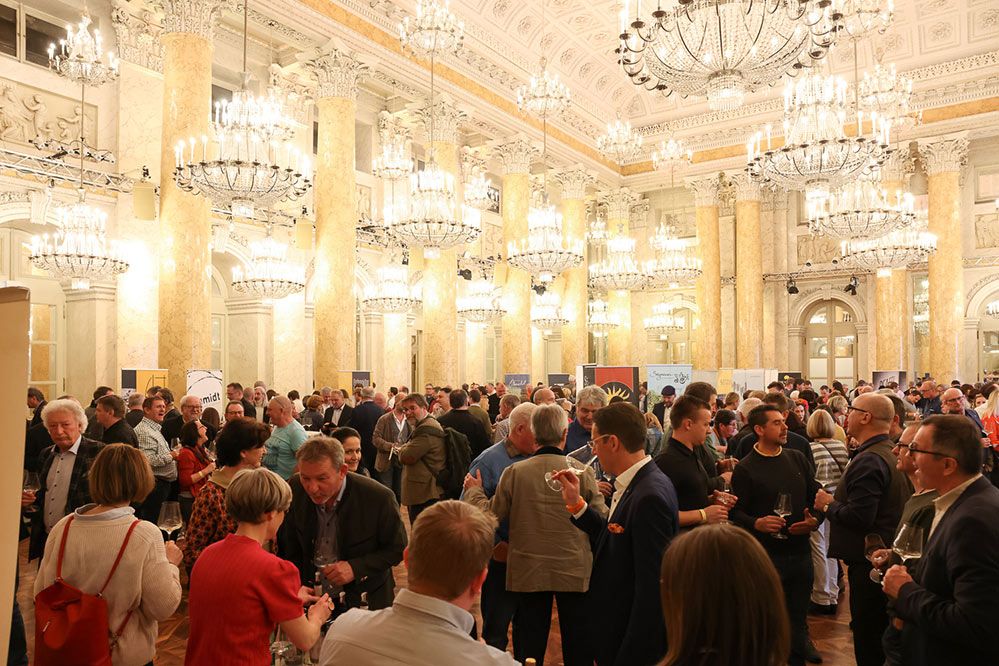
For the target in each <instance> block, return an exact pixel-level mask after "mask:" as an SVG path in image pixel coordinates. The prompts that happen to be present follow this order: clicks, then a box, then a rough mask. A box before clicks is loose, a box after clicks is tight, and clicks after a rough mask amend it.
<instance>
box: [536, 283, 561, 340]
mask: <svg viewBox="0 0 999 666" xmlns="http://www.w3.org/2000/svg"><path fill="white" fill-rule="evenodd" d="M568 323H569V320H568V319H566V318H565V315H563V314H562V300H561V299H560V298H559V297H558V294H556V293H554V292H551V291H546V292H545V293H543V294H541V295H540V296H535V297H534V302H533V303H532V305H531V325H532V326H534V327H535V328H539V329H541V331H542V332H543V333H544V334H545V335H551V334H552V332H553V331H554V330H556V329H559V328H562V327H563V326H565V325H566V324H568Z"/></svg>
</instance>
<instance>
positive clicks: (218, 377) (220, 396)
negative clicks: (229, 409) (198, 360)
mask: <svg viewBox="0 0 999 666" xmlns="http://www.w3.org/2000/svg"><path fill="white" fill-rule="evenodd" d="M187 394H188V395H194V396H197V397H199V398H201V406H202V408H203V409H208V408H209V407H214V408H215V409H216V411H218V413H219V416H222V415H223V414H225V402H224V401H225V385H224V384H223V383H222V371H221V370H188V371H187Z"/></svg>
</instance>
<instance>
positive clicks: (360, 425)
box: [340, 400, 385, 470]
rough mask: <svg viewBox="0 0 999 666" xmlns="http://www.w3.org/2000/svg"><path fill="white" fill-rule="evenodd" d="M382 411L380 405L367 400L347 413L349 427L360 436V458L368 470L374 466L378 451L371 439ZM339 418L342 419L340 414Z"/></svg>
mask: <svg viewBox="0 0 999 666" xmlns="http://www.w3.org/2000/svg"><path fill="white" fill-rule="evenodd" d="M345 409H346V408H345ZM384 413H385V412H384V411H383V410H382V408H381V407H379V406H378V405H376V404H375V403H373V402H371V401H370V400H369V401H365V402H362V403H361V404H359V405H358V406H357V407H355V408H354V411H352V412H351V413H350V415H349V418H350V427H351V428H353V429H354V430H356V431H357V433H358V434H359V435H360V436H361V459H362V460H363V461H364V466H365V468H367V469H369V470H372V469H374V468H375V455H376V454H377V453H378V451H377V450H375V443H374V439H373V436H374V433H375V424H376V423H378V419H380V418H381V417H382V414H384ZM340 420H341V421H342V420H343V415H342V414H341V418H340Z"/></svg>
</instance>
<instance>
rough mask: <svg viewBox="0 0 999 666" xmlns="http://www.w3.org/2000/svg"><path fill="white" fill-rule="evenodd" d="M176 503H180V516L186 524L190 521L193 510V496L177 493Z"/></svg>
mask: <svg viewBox="0 0 999 666" xmlns="http://www.w3.org/2000/svg"><path fill="white" fill-rule="evenodd" d="M177 503H178V504H180V517H181V518H183V520H184V524H185V525H187V524H188V523H189V522H191V512H192V511H194V497H190V496H184V495H178V496H177Z"/></svg>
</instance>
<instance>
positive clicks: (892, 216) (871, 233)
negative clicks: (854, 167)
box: [805, 178, 916, 238]
mask: <svg viewBox="0 0 999 666" xmlns="http://www.w3.org/2000/svg"><path fill="white" fill-rule="evenodd" d="M805 203H806V209H807V214H808V228H809V231H811V233H813V234H820V235H824V236H829V237H831V238H876V237H878V236H882V235H884V234H886V233H888V232H889V231H891V230H893V229H899V228H902V227H908V226H910V225H912V224H913V223H914V222H915V221H916V212H915V208H914V206H915V197H913V196H912V194H911V193H909V192H903V191H901V190H898V191H896V192H894V193H892V194H889V193H888V190H886V189H885V188H884V187H882V186H881V185H880V184H879V183H877V182H874V180H873V179H872V178H861V179H858V180H855V181H852V182H850V183H847V184H845V185H842V186H840V187H839V188H837V189H835V190H833V191H832V192H831V193H830V195H829V197H827V198H826V199H812V200H808V201H806V202H805Z"/></svg>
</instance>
